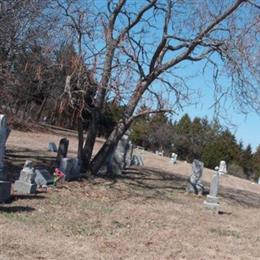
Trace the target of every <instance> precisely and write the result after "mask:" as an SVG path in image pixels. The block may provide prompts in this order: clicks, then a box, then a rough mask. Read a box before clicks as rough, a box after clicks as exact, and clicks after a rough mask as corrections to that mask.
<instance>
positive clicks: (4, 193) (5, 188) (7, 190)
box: [0, 181, 11, 203]
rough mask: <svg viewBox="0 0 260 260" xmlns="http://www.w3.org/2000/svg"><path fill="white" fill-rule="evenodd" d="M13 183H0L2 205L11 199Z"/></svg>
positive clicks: (0, 201)
mask: <svg viewBox="0 0 260 260" xmlns="http://www.w3.org/2000/svg"><path fill="white" fill-rule="evenodd" d="M10 194H11V182H9V181H0V203H4V202H7V201H8V200H9V199H10Z"/></svg>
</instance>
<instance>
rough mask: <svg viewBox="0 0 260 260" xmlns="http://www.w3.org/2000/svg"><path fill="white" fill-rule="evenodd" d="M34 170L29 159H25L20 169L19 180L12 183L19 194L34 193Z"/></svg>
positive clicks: (35, 187) (35, 185)
mask: <svg viewBox="0 0 260 260" xmlns="http://www.w3.org/2000/svg"><path fill="white" fill-rule="evenodd" d="M35 177H36V172H35V170H34V168H33V167H32V162H31V161H26V162H25V164H24V167H23V169H22V170H21V173H20V177H19V180H17V181H15V183H14V190H15V191H16V192H17V193H19V194H33V193H36V189H37V184H36V183H35Z"/></svg>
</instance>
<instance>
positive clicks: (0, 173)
mask: <svg viewBox="0 0 260 260" xmlns="http://www.w3.org/2000/svg"><path fill="white" fill-rule="evenodd" d="M9 134H10V129H9V128H8V127H7V120H6V116H5V115H0V203H3V202H6V201H8V200H9V199H10V194H11V183H10V182H8V181H7V180H6V179H7V178H6V174H5V172H4V157H5V146H6V141H7V138H8V136H9Z"/></svg>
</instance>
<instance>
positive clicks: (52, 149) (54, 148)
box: [48, 143, 58, 153]
mask: <svg viewBox="0 0 260 260" xmlns="http://www.w3.org/2000/svg"><path fill="white" fill-rule="evenodd" d="M48 151H49V152H54V153H57V152H58V149H57V146H56V144H55V143H49V144H48Z"/></svg>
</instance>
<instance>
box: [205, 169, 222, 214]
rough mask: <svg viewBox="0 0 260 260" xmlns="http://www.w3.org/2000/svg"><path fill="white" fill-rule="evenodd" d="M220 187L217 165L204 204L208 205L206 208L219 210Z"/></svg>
mask: <svg viewBox="0 0 260 260" xmlns="http://www.w3.org/2000/svg"><path fill="white" fill-rule="evenodd" d="M218 188H219V168H218V167H216V168H215V173H214V175H213V177H212V180H211V184H210V192H209V195H207V200H205V201H204V205H205V206H206V208H208V209H212V210H215V211H218V209H219V202H218Z"/></svg>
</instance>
